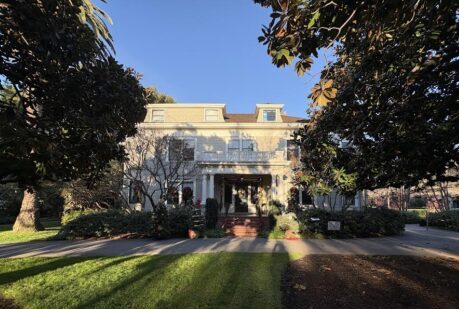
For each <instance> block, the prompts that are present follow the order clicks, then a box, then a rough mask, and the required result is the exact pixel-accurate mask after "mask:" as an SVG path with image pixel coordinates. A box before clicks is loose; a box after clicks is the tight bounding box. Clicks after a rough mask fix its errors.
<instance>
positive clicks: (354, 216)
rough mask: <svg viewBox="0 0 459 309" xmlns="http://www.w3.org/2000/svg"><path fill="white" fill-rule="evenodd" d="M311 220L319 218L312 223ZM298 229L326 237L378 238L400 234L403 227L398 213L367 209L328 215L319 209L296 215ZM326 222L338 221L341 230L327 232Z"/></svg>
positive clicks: (328, 213)
mask: <svg viewBox="0 0 459 309" xmlns="http://www.w3.org/2000/svg"><path fill="white" fill-rule="evenodd" d="M311 218H319V221H313V220H311ZM298 220H299V221H300V223H301V226H300V229H301V230H302V231H303V232H306V233H321V234H323V235H325V236H328V237H338V238H353V237H379V236H390V235H397V234H400V233H401V232H402V231H403V230H404V227H405V224H404V222H403V217H402V216H401V215H400V213H399V212H398V211H395V210H390V209H385V208H369V209H366V210H365V211H361V212H360V211H346V212H342V213H330V212H327V211H325V210H321V209H309V210H304V211H302V212H301V213H299V215H298ZM328 221H340V222H341V230H339V231H328Z"/></svg>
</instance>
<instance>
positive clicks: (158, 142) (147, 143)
mask: <svg viewBox="0 0 459 309" xmlns="http://www.w3.org/2000/svg"><path fill="white" fill-rule="evenodd" d="M126 151H127V154H128V158H129V159H128V160H127V161H126V162H125V164H124V177H125V179H126V180H128V181H129V186H130V193H129V197H128V199H131V198H132V197H134V200H132V199H131V200H130V201H128V202H140V203H141V204H142V205H143V207H145V202H146V200H148V202H149V203H150V204H151V206H152V208H153V212H155V211H156V210H157V208H158V205H159V204H160V202H163V201H164V200H169V199H170V198H171V196H172V195H174V194H176V193H177V192H178V191H179V190H180V188H181V186H182V184H183V182H184V181H185V180H186V179H187V178H189V177H191V176H194V175H195V172H196V169H197V165H196V163H195V161H194V147H193V148H191V147H190V145H188V144H187V142H186V141H185V140H182V139H178V138H176V137H174V136H170V135H167V134H161V132H157V131H148V130H144V129H142V130H139V132H138V134H137V135H136V136H135V137H134V138H131V139H129V140H128V141H126ZM187 194H189V193H187Z"/></svg>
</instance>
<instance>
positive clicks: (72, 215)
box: [61, 209, 102, 225]
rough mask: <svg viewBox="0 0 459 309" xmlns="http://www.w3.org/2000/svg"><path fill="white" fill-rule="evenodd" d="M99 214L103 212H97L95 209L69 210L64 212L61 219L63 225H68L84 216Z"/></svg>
mask: <svg viewBox="0 0 459 309" xmlns="http://www.w3.org/2000/svg"><path fill="white" fill-rule="evenodd" d="M97 212H102V211H100V210H99V211H97V210H94V209H84V210H83V209H72V210H67V211H66V212H64V214H63V215H62V217H61V224H62V225H66V224H67V223H69V222H70V221H72V220H75V219H76V218H78V217H80V216H83V215H89V214H94V213H97Z"/></svg>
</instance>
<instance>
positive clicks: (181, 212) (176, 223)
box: [168, 206, 192, 237]
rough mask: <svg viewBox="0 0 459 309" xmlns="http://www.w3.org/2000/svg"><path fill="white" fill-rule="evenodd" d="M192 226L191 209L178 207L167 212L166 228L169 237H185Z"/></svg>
mask: <svg viewBox="0 0 459 309" xmlns="http://www.w3.org/2000/svg"><path fill="white" fill-rule="evenodd" d="M191 225H192V209H191V208H190V207H185V206H179V207H175V208H172V209H170V210H169V214H168V227H169V231H170V234H171V236H173V237H187V235H188V229H189V228H190V227H191Z"/></svg>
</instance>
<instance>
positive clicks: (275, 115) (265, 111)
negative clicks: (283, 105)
mask: <svg viewBox="0 0 459 309" xmlns="http://www.w3.org/2000/svg"><path fill="white" fill-rule="evenodd" d="M262 112H263V114H262V116H263V122H275V121H276V120H277V112H276V110H275V109H263V110H262ZM270 112H273V113H274V119H273V120H268V117H266V119H265V113H266V114H267V113H270Z"/></svg>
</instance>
